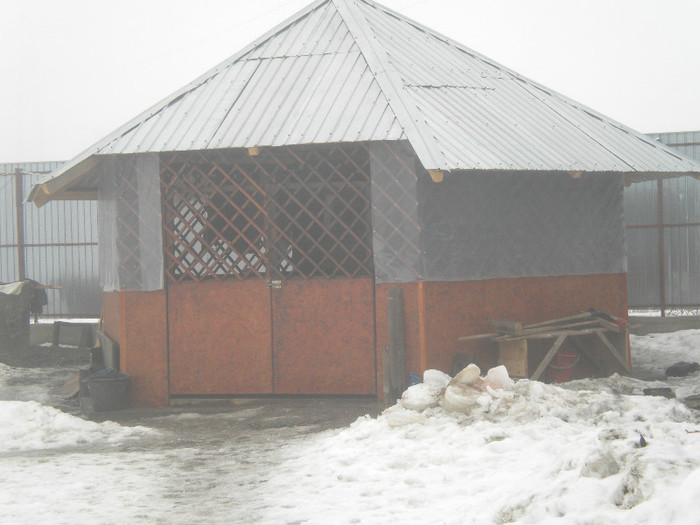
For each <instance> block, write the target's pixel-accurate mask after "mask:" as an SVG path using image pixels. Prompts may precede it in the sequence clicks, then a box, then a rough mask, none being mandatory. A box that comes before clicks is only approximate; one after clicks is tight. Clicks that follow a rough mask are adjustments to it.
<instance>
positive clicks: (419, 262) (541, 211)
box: [371, 144, 626, 283]
mask: <svg viewBox="0 0 700 525" xmlns="http://www.w3.org/2000/svg"><path fill="white" fill-rule="evenodd" d="M371 154H372V157H371V160H372V165H371V166H372V184H373V186H372V188H373V191H372V197H373V221H374V232H375V235H374V259H375V275H376V281H377V282H378V283H385V282H409V281H419V280H424V281H457V280H480V279H491V278H503V277H539V276H554V275H591V274H609V273H623V272H625V271H626V258H625V245H624V224H623V204H622V196H623V181H622V178H621V176H619V175H616V174H592V175H583V176H581V177H580V178H572V177H571V176H569V175H568V174H563V173H543V174H539V173H494V172H461V173H451V174H446V176H445V178H444V180H443V181H442V182H440V183H435V182H432V180H431V179H430V177H429V176H428V174H427V172H425V171H423V170H422V169H420V168H419V169H418V170H417V171H416V173H415V174H414V175H411V174H410V173H409V172H408V171H407V170H404V171H401V170H399V169H392V166H393V167H396V166H398V165H399V164H401V165H410V163H411V153H410V151H407V150H406V149H405V148H403V147H402V145H401V144H394V145H393V146H392V148H391V151H388V150H387V149H386V148H385V149H381V148H379V147H373V149H372V151H371ZM414 165H415V164H414ZM388 196H390V197H388ZM388 204H392V211H391V212H390V213H387V212H386V210H385V208H386V206H387V205H388ZM387 239H388V240H389V241H387ZM392 239H393V240H394V242H393V243H392V242H391V240H392ZM411 246H415V247H417V250H413V249H409V247H411Z"/></svg>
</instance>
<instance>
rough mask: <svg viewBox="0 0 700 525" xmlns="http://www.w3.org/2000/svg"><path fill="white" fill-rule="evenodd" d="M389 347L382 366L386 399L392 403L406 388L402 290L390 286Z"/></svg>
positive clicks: (388, 308)
mask: <svg viewBox="0 0 700 525" xmlns="http://www.w3.org/2000/svg"><path fill="white" fill-rule="evenodd" d="M387 315H388V323H387V326H388V330H389V347H388V350H387V355H386V357H387V359H385V361H384V367H385V368H387V367H388V369H389V370H388V374H387V377H388V378H389V388H388V395H389V397H388V399H386V401H388V402H390V403H393V402H394V401H395V400H396V399H398V398H399V397H400V396H401V394H402V393H403V391H404V390H405V389H406V359H405V353H404V352H405V349H404V323H403V290H402V289H401V288H391V289H389V291H388V292H387Z"/></svg>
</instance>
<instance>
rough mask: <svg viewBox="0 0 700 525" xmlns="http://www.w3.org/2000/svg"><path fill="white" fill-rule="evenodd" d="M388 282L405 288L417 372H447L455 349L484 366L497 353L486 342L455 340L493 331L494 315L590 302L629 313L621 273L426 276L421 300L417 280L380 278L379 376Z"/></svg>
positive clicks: (411, 367) (565, 310)
mask: <svg viewBox="0 0 700 525" xmlns="http://www.w3.org/2000/svg"><path fill="white" fill-rule="evenodd" d="M392 287H400V288H402V289H403V296H404V327H405V334H404V336H405V349H406V359H405V361H406V372H407V373H408V372H414V373H416V374H418V375H421V374H422V372H423V369H424V368H436V369H439V370H442V371H444V372H447V373H451V372H452V370H451V369H452V361H453V359H454V357H455V354H456V353H458V352H459V353H466V354H471V355H473V356H474V357H476V359H477V360H478V362H479V364H480V365H482V366H483V367H485V368H486V367H490V366H494V365H495V364H496V353H495V351H494V350H493V349H492V348H490V347H489V345H488V343H486V342H483V341H469V342H464V343H458V341H457V338H458V337H459V336H462V335H473V334H479V333H488V332H491V321H493V320H494V319H512V320H517V321H521V322H522V323H526V324H529V323H536V322H538V321H545V320H548V319H554V318H557V317H565V316H567V315H571V314H575V313H577V312H579V311H581V310H586V309H588V308H596V309H598V310H602V311H605V312H608V313H610V314H612V315H615V316H617V317H626V316H627V287H626V278H625V274H610V275H607V274H606V275H578V276H577V275H572V276H559V277H534V278H519V279H489V280H484V281H452V282H425V283H423V299H422V305H421V294H420V293H419V288H418V283H397V284H389V283H385V284H379V285H377V287H376V323H377V324H376V326H377V353H378V355H379V357H380V358H379V363H378V367H379V369H380V373H379V374H378V379H379V381H381V378H382V374H381V351H382V348H383V347H384V346H385V345H386V344H388V341H387V337H388V335H387V311H386V303H387V301H386V295H387V291H388V290H389V289H390V288H392ZM421 308H422V309H423V313H422V314H421ZM421 327H422V330H423V337H424V340H425V342H424V344H422V343H421ZM423 362H425V364H423ZM379 392H380V393H381V392H382V390H381V387H380V389H379Z"/></svg>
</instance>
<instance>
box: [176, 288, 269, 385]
mask: <svg viewBox="0 0 700 525" xmlns="http://www.w3.org/2000/svg"><path fill="white" fill-rule="evenodd" d="M168 316H169V331H170V393H171V394H181V395H200V394H222V395H224V394H269V393H272V349H271V341H272V335H271V332H270V294H269V290H268V289H267V287H266V286H265V282H264V281H261V280H257V279H256V280H247V281H237V280H230V281H224V282H218V281H205V282H189V283H180V284H175V285H170V286H169V287H168Z"/></svg>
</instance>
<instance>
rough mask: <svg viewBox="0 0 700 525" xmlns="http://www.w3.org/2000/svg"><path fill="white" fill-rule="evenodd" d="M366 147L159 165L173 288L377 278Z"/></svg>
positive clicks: (232, 154)
mask: <svg viewBox="0 0 700 525" xmlns="http://www.w3.org/2000/svg"><path fill="white" fill-rule="evenodd" d="M368 158H369V157H368V153H367V150H366V148H365V147H363V146H361V145H352V146H348V145H344V146H340V145H338V146H332V147H327V146H313V147H296V148H275V149H268V150H263V152H261V153H260V155H256V156H249V155H248V154H247V152H246V151H243V150H217V151H206V152H192V153H173V154H164V155H162V156H161V179H162V184H163V201H164V220H165V238H166V271H167V275H168V277H169V279H170V280H171V281H175V282H178V281H182V280H203V279H212V278H213V279H228V278H237V279H247V278H266V279H271V280H275V279H288V278H311V277H357V276H367V275H371V272H372V257H371V231H372V229H371V213H370V207H369V160H368Z"/></svg>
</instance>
